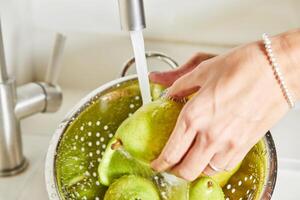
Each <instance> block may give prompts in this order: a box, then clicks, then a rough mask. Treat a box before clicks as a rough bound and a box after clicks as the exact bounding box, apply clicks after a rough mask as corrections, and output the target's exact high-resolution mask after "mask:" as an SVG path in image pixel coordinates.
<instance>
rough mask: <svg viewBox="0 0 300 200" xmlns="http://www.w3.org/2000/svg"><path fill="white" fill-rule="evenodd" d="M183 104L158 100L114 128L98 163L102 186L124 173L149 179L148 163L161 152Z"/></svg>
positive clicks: (162, 99) (149, 168) (163, 99)
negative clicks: (112, 136)
mask: <svg viewBox="0 0 300 200" xmlns="http://www.w3.org/2000/svg"><path fill="white" fill-rule="evenodd" d="M182 107H183V103H179V102H175V101H172V100H168V99H165V98H159V99H157V100H155V101H153V102H151V103H149V104H147V105H145V106H143V107H141V108H140V109H138V110H137V111H136V112H135V113H134V114H133V115H132V116H131V117H129V118H128V119H126V120H125V121H124V122H123V123H122V124H121V126H120V127H119V128H118V130H117V132H116V134H115V136H114V138H112V140H111V141H110V142H109V145H108V147H107V149H106V150H105V153H104V155H103V158H102V161H101V162H100V165H99V168H98V173H99V180H100V182H101V183H102V184H103V185H107V186H108V185H110V184H111V182H112V181H113V180H115V179H117V178H119V177H120V176H122V175H125V174H139V175H142V176H147V177H148V176H150V175H151V174H153V172H152V170H151V167H150V162H151V161H152V160H153V159H155V158H156V157H157V156H158V155H159V154H160V152H161V151H162V149H163V147H164V145H165V143H166V142H167V140H168V138H169V136H170V134H171V132H172V130H173V129H174V126H175V124H176V120H177V117H178V115H179V113H180V111H181V109H182Z"/></svg>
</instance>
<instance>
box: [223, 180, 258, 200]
mask: <svg viewBox="0 0 300 200" xmlns="http://www.w3.org/2000/svg"><path fill="white" fill-rule="evenodd" d="M249 181H251V184H253V188H252V189H251V190H250V189H248V190H247V192H246V195H245V196H246V197H247V200H248V199H251V197H252V196H253V191H255V190H256V184H255V183H256V182H257V179H256V178H255V176H254V175H250V176H249V177H248V176H245V177H244V178H243V179H241V180H239V181H238V182H237V184H236V187H237V189H236V188H235V187H234V186H233V185H232V184H227V185H226V189H227V190H229V191H230V193H231V194H234V193H235V192H236V191H237V190H239V188H238V187H242V186H243V183H245V182H249ZM225 200H230V198H229V197H226V199H225ZM239 200H243V197H240V198H239Z"/></svg>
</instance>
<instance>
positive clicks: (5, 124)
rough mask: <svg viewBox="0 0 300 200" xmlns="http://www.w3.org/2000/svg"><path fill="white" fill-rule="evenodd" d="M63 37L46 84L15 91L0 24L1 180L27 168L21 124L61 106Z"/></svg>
mask: <svg viewBox="0 0 300 200" xmlns="http://www.w3.org/2000/svg"><path fill="white" fill-rule="evenodd" d="M64 43H65V37H64V36H63V35H61V34H58V35H57V37H56V42H55V46H54V50H53V54H52V57H51V59H50V62H49V66H48V72H47V76H46V82H44V83H43V82H41V83H28V84H26V85H23V86H20V87H18V88H16V86H15V81H14V79H10V78H9V77H8V75H7V71H6V63H5V56H4V55H5V54H4V45H3V38H2V31H1V24H0V177H1V176H11V175H15V174H17V173H20V172H21V171H23V170H24V169H25V168H26V167H27V161H26V159H25V157H24V155H23V151H22V136H21V130H20V120H21V119H23V118H25V117H28V116H30V115H33V114H35V113H39V112H55V111H57V110H58V109H59V107H60V105H61V102H62V93H61V90H60V88H59V86H57V85H56V83H57V79H58V74H59V71H60V70H59V69H60V65H59V64H60V62H61V57H62V51H63V48H64Z"/></svg>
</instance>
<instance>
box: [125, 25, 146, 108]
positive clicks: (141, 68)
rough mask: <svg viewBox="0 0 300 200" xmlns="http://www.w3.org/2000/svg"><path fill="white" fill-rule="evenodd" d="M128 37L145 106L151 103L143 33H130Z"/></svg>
mask: <svg viewBox="0 0 300 200" xmlns="http://www.w3.org/2000/svg"><path fill="white" fill-rule="evenodd" d="M130 37H131V42H132V47H133V52H134V57H135V63H136V71H137V75H138V80H139V86H140V90H141V94H142V99H143V104H147V103H149V102H151V93H150V83H149V78H148V68H147V61H146V56H145V46H144V37H143V32H142V30H140V31H130Z"/></svg>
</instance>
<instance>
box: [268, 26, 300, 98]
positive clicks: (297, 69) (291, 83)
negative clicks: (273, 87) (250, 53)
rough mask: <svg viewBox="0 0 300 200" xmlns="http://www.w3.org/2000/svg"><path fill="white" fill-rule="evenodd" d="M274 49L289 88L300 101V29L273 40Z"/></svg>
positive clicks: (275, 37)
mask: <svg viewBox="0 0 300 200" xmlns="http://www.w3.org/2000/svg"><path fill="white" fill-rule="evenodd" d="M271 40H272V47H273V50H274V53H275V57H277V60H278V63H279V65H280V68H281V70H282V73H283V76H284V79H285V81H286V84H287V87H288V88H289V90H290V92H291V93H292V96H293V98H294V100H295V101H299V100H300V29H297V30H295V31H289V32H286V33H284V34H281V35H277V36H274V37H272V38H271Z"/></svg>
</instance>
